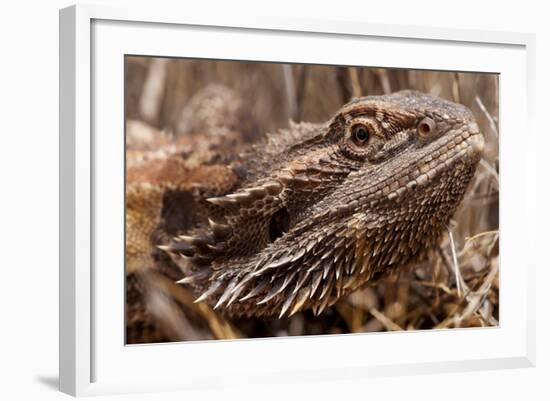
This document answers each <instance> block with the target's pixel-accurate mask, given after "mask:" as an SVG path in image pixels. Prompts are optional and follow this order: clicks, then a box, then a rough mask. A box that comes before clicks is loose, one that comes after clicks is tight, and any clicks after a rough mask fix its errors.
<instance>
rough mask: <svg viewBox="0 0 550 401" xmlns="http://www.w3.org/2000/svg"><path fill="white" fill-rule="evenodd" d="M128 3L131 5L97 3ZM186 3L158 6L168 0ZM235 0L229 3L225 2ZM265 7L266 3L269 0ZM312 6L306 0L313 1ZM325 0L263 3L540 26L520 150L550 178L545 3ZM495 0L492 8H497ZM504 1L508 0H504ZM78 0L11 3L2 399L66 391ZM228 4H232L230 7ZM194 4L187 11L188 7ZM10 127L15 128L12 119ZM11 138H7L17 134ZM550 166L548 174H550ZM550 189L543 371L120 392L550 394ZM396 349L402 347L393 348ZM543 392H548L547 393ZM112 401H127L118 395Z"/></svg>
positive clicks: (284, 10) (5, 20)
mask: <svg viewBox="0 0 550 401" xmlns="http://www.w3.org/2000/svg"><path fill="white" fill-rule="evenodd" d="M96 2H98V3H112V4H125V3H131V1H122V0H119V1H114V0H113V1H96ZM173 3H176V4H182V3H183V2H182V1H179V2H168V1H158V0H157V1H156V2H155V4H158V5H159V7H160V6H161V5H162V4H173ZM185 3H187V4H186V5H185V6H186V7H190V12H192V8H193V7H201V8H207V9H210V10H211V12H213V13H221V14H228V13H242V12H246V7H244V5H241V6H237V4H238V3H239V2H238V1H235V0H232V1H231V2H222V1H219V2H218V3H219V4H218V3H216V5H215V6H213V3H214V2H210V1H202V2H197V1H187V2H185ZM225 3H227V4H225ZM260 3H261V4H260ZM303 3H305V2H303ZM317 3H318V2H316V4H315V6H313V8H308V7H307V4H300V3H298V2H297V1H288V2H285V1H280V0H277V1H276V2H275V1H272V2H270V3H267V2H265V1H264V2H258V5H259V7H261V9H262V12H263V13H265V14H275V15H281V16H284V15H286V14H292V15H294V16H296V17H312V18H323V19H338V20H349V19H357V18H361V19H365V20H367V21H369V22H373V23H397V24H410V25H419V24H424V25H429V26H436V27H437V26H440V27H457V28H473V29H488V30H504V31H528V32H535V33H537V35H538V36H537V72H538V77H537V88H538V92H537V99H536V105H537V115H538V116H539V118H538V125H537V131H538V132H539V136H538V138H537V140H538V143H537V144H525V143H522V142H521V133H518V138H517V143H518V146H537V148H538V149H539V152H540V153H539V157H538V163H539V183H540V184H542V183H544V182H548V179H547V177H548V162H547V161H546V160H548V158H543V157H542V156H543V154H544V153H543V152H544V151H545V149H549V150H550V147H549V146H548V145H550V141H549V140H548V128H547V122H546V121H545V120H546V116H547V115H548V111H547V110H548V106H549V105H548V101H546V100H545V95H544V89H546V90H548V89H550V84H549V79H548V71H550V59H549V52H550V50H549V49H550V31H549V29H548V22H547V15H548V13H547V12H546V11H545V10H544V9H543V2H538V3H539V4H537V3H536V2H534V1H533V2H532V3H530V2H529V1H523V2H521V3H519V2H514V3H515V4H516V5H515V7H512V6H511V4H510V5H505V4H499V2H496V1H495V2H485V3H489V4H484V3H483V4H482V3H481V2H479V1H466V0H461V1H460V2H455V3H454V4H453V5H452V6H450V5H445V6H443V5H442V3H441V2H440V1H433V2H427V1H426V2H423V1H419V0H415V1H396V2H392V3H391V4H390V3H382V5H381V3H379V2H377V3H376V4H374V3H372V2H371V4H369V3H367V2H366V1H360V2H356V3H352V2H347V1H343V0H340V1H338V2H333V1H331V2H327V3H328V4H327V5H326V7H322V6H319V4H317ZM491 3H492V4H491ZM502 3H504V2H502ZM70 4H71V2H70V1H58V0H52V1H49V2H46V1H40V0H33V1H30V0H27V1H26V2H19V3H15V2H12V3H11V4H7V3H4V4H3V6H2V10H1V12H0V15H1V17H0V18H1V23H0V30H1V31H0V44H1V49H2V60H1V62H0V94H1V96H0V102H1V103H0V107H1V108H0V110H1V111H0V122H1V124H0V130H1V134H2V138H3V139H4V141H2V143H1V145H0V174H1V175H0V177H1V183H2V191H1V192H0V193H1V196H0V235H1V237H0V244H1V245H0V250H1V255H2V258H1V259H0V267H1V272H2V274H1V275H0V305H1V309H0V310H1V321H2V323H1V325H0V328H1V329H0V377H1V379H0V395H1V398H3V399H61V398H66V397H67V396H64V395H62V394H59V393H57V392H56V390H55V388H56V386H57V349H58V348H57V333H58V330H57V324H58V314H57V291H58V285H57V280H58V274H57V260H58V241H57V233H58V223H57V221H58V211H57V202H58V195H57V190H58V179H57V174H58V171H57V169H58V162H57V159H58V134H57V129H58V107H57V100H58V89H57V88H58V70H57V67H58V62H57V57H58V45H57V42H58V29H57V26H58V25H57V24H58V20H57V10H58V8H60V7H64V6H67V5H70ZM222 4H223V7H222ZM182 7H183V6H182ZM6 122H7V124H6ZM5 139H7V143H6V141H5ZM543 169H545V170H543ZM548 193H549V191H548V190H547V189H545V188H544V187H543V186H542V185H539V194H538V195H539V198H538V201H537V202H538V205H539V207H538V212H539V213H540V214H541V219H540V223H539V226H538V232H537V233H525V235H528V236H530V237H531V238H532V240H533V241H538V242H539V246H538V248H539V249H541V262H540V264H539V266H538V271H537V304H538V308H537V338H538V342H537V354H538V355H537V368H534V369H523V370H509V371H493V372H481V373H479V372H478V373H461V374H441V375H430V376H416V377H396V378H381V379H371V380H366V381H363V382H360V383H357V382H351V381H340V382H327V383H324V384H319V383H315V384H308V385H292V386H288V387H285V388H282V387H280V388H268V389H266V388H260V387H255V386H254V385H253V384H251V386H250V388H247V389H244V390H228V391H227V392H225V393H224V394H222V393H221V391H220V390H216V391H211V392H207V393H206V394H204V395H203V394H200V395H199V394H192V395H187V394H186V395H182V394H178V393H165V394H156V395H153V394H150V395H139V396H138V395H131V396H123V397H117V398H116V399H119V398H128V399H132V400H153V399H155V400H156V399H180V400H181V399H183V398H185V399H195V398H196V399H199V397H200V399H201V400H203V399H216V400H219V399H220V398H221V397H225V398H226V399H233V398H234V399H239V400H244V399H255V398H259V397H261V398H262V399H283V397H285V399H286V398H288V397H290V399H299V398H306V397H307V399H340V400H343V399H367V398H381V397H388V398H390V399H394V398H398V397H399V398H408V399H411V398H412V399H415V398H422V399H426V400H427V399H441V398H442V397H445V398H446V399H449V400H452V399H460V400H464V399H465V398H470V397H474V398H475V399H480V398H481V397H487V398H489V397H490V398H492V399H495V398H497V397H505V399H507V398H508V397H513V398H512V399H514V398H518V397H521V398H524V397H526V396H528V395H531V396H529V397H528V398H529V399H548V396H549V393H550V390H549V389H548V385H547V381H548V377H550V351H549V344H548V341H547V340H546V339H548V338H549V337H550V324H549V320H550V319H548V311H547V307H548V305H549V304H550V303H549V295H548V294H549V293H550V291H547V290H546V286H547V285H548V283H550V273H549V269H548V264H549V263H548V261H546V260H545V259H542V257H543V256H545V255H543V252H542V251H543V250H544V249H545V248H546V247H547V246H548V245H547V242H548V239H549V238H550V235H549V234H548V229H545V228H544V227H550V225H549V219H548V209H546V210H545V208H544V207H543V205H545V204H548V200H549V199H548ZM388 352H391V350H389V351H388ZM535 394H538V396H535ZM108 399H115V397H109V398H108Z"/></svg>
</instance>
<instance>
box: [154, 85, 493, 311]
mask: <svg viewBox="0 0 550 401" xmlns="http://www.w3.org/2000/svg"><path fill="white" fill-rule="evenodd" d="M483 146H484V141H483V136H482V134H481V133H480V132H479V129H478V126H477V124H476V122H475V121H474V119H473V116H472V114H471V112H470V111H469V110H468V109H467V108H465V107H464V106H462V105H459V104H456V103H452V102H449V101H446V100H443V99H440V98H438V97H434V96H428V95H425V94H422V93H419V92H413V91H402V92H398V93H394V94H391V95H385V96H377V97H364V98H359V99H355V100H353V101H351V102H350V103H348V104H346V105H345V106H343V107H342V108H341V109H340V110H339V111H338V112H337V113H336V115H335V116H334V117H333V118H332V119H331V120H330V121H328V122H327V123H326V124H320V125H314V124H304V123H302V124H293V125H291V127H290V129H288V130H283V131H280V132H279V133H277V134H274V135H269V136H268V137H267V138H266V140H265V141H264V142H263V143H261V144H257V145H254V146H253V147H252V148H251V149H249V150H248V151H246V152H245V153H244V155H242V156H241V157H240V158H238V159H237V160H235V161H234V162H233V163H231V165H230V166H229V167H228V170H227V174H228V176H231V177H232V179H233V181H232V185H231V186H230V187H231V190H228V186H226V188H224V189H221V187H218V188H217V189H215V190H213V189H212V188H211V187H209V186H208V185H202V186H201V185H195V186H193V191H194V192H193V196H192V202H191V206H186V208H187V209H186V210H190V211H191V210H192V211H196V212H194V213H193V224H188V225H187V226H183V225H182V226H180V227H179V229H177V230H175V231H174V232H172V234H174V237H173V239H172V240H170V241H166V242H165V243H164V244H162V243H160V242H159V243H157V244H158V245H159V248H160V249H162V251H164V252H166V253H168V254H169V255H170V256H171V258H172V260H173V261H174V262H175V263H176V264H177V266H179V268H180V269H181V272H182V273H183V278H182V279H181V280H180V283H181V284H183V285H187V286H190V287H191V288H192V289H193V291H194V292H195V293H196V294H197V296H198V299H197V301H207V302H208V303H209V304H210V305H212V306H213V307H214V308H216V309H219V310H221V311H222V312H224V313H226V314H228V315H237V316H280V317H282V316H289V315H292V314H294V313H296V312H298V311H301V310H305V309H312V310H313V311H314V312H315V313H316V314H320V313H322V312H323V310H325V308H327V307H328V306H330V305H332V304H334V303H335V302H337V301H338V300H339V299H340V298H341V297H343V296H345V295H347V294H349V293H350V292H352V291H354V290H356V289H358V288H360V287H362V286H364V285H368V284H370V283H374V282H375V281H376V280H377V279H379V278H380V277H382V276H384V275H386V274H388V273H390V272H392V271H395V270H397V269H400V268H405V267H406V266H408V265H410V264H411V263H413V262H415V261H418V260H419V259H421V258H423V257H424V256H425V255H426V253H427V251H429V250H430V249H432V248H433V247H435V246H436V245H437V243H438V239H439V237H440V235H441V233H442V231H443V230H444V229H445V228H446V226H447V224H448V222H449V220H450V218H451V217H452V215H453V214H454V212H455V210H456V208H457V206H458V205H459V203H460V202H461V200H462V198H463V196H464V193H465V191H466V188H467V186H468V183H469V182H470V179H471V178H472V176H473V174H474V172H475V169H476V166H477V164H478V161H479V159H480V155H481V152H482V150H483ZM162 260H164V262H163V263H168V262H166V259H162Z"/></svg>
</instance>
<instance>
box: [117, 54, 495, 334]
mask: <svg viewBox="0 0 550 401" xmlns="http://www.w3.org/2000/svg"><path fill="white" fill-rule="evenodd" d="M124 109H125V116H124V119H125V129H124V130H125V132H124V138H125V267H124V269H125V271H124V272H121V274H124V275H125V286H126V288H125V294H126V295H125V297H126V299H125V305H124V308H125V322H124V324H125V333H126V338H125V344H127V345H131V344H150V343H168V342H181V341H205V340H236V339H248V338H267V337H285V336H310V335H340V334H350V335H351V334H354V335H360V333H375V332H390V331H415V330H444V329H454V328H468V329H476V328H477V329H480V328H492V327H498V326H499V74H498V73H487V72H483V73H481V72H480V73H476V72H462V71H437V70H415V69H399V68H379V67H376V66H349V65H319V64H298V63H276V62H264V61H248V60H214V59H196V58H174V57H152V56H147V55H125V56H124Z"/></svg>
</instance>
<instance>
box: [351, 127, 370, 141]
mask: <svg viewBox="0 0 550 401" xmlns="http://www.w3.org/2000/svg"><path fill="white" fill-rule="evenodd" d="M370 136H371V134H370V131H369V129H368V127H367V126H366V125H364V124H355V125H354V126H353V127H352V128H351V139H352V141H353V143H354V144H355V145H357V146H365V145H366V144H367V143H368V142H369V139H370Z"/></svg>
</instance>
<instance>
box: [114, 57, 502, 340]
mask: <svg viewBox="0 0 550 401" xmlns="http://www.w3.org/2000/svg"><path fill="white" fill-rule="evenodd" d="M125 68H126V80H125V83H126V87H125V106H126V120H127V125H126V136H127V151H128V153H127V154H131V153H130V152H132V151H134V150H135V149H136V143H141V146H142V147H141V149H145V148H147V151H149V152H150V151H155V146H157V144H158V143H159V142H158V138H164V139H163V141H161V142H162V146H165V145H166V142H167V141H168V142H170V141H172V142H173V143H180V142H181V140H182V138H183V139H184V140H185V137H186V135H190V132H194V133H196V131H201V130H202V131H204V132H203V133H204V134H205V135H207V134H208V132H207V131H209V130H211V129H215V128H216V127H215V126H208V124H206V125H204V124H202V125H199V126H197V125H196V115H197V110H198V109H197V102H199V101H200V99H204V98H205V97H206V98H210V101H211V102H212V101H214V103H215V101H216V97H217V100H218V101H219V103H223V105H221V106H219V107H218V109H215V110H218V111H219V112H218V117H220V118H221V119H223V120H224V121H228V120H231V119H232V118H233V120H231V121H235V122H234V124H233V126H232V127H231V129H232V130H236V131H239V130H241V131H242V132H244V131H247V132H248V134H247V135H248V137H247V139H246V141H245V142H254V141H255V140H257V139H258V138H260V137H261V136H262V135H263V134H264V133H265V132H274V131H277V130H278V129H280V128H285V127H288V125H289V121H290V120H293V121H296V122H299V121H307V122H324V121H327V120H328V119H330V118H331V117H332V115H333V114H334V113H335V112H336V111H337V110H338V109H339V108H340V107H341V106H342V105H343V104H345V103H347V102H348V101H349V100H350V99H351V98H353V97H359V96H369V95H380V94H385V93H390V92H394V91H398V90H402V89H416V90H420V91H422V92H426V93H430V94H433V95H437V96H440V97H443V98H446V99H449V100H452V101H455V102H457V103H461V104H464V105H465V106H467V107H469V108H470V109H471V110H472V111H473V113H474V115H475V117H476V120H477V122H478V124H479V126H480V127H481V129H482V132H483V133H484V135H485V140H486V147H485V151H484V155H483V160H482V161H481V163H480V166H479V167H478V171H477V174H476V176H475V178H474V180H473V182H472V184H471V186H470V189H469V191H468V193H467V194H466V197H465V200H464V202H463V203H462V205H461V207H460V209H459V210H458V211H457V213H456V215H455V217H454V219H453V221H452V222H451V225H450V228H449V232H448V233H444V234H443V235H442V239H441V244H440V247H439V249H438V250H436V251H434V252H433V254H432V255H431V256H430V259H429V260H428V261H426V262H423V263H420V264H419V265H418V266H417V267H416V268H415V269H412V270H411V271H407V272H403V273H402V274H400V275H399V276H396V277H388V278H387V279H384V280H383V281H382V282H381V283H380V284H378V285H377V286H375V287H369V288H365V289H363V290H360V291H357V292H355V293H353V294H351V295H350V296H348V297H347V298H346V299H344V300H342V301H340V302H338V303H337V304H336V305H334V306H333V307H332V308H329V309H328V310H327V311H326V312H325V313H323V315H321V316H320V317H314V316H313V315H312V314H311V313H310V312H303V313H298V314H297V315H294V316H293V317H291V318H287V319H267V320H265V319H264V320H262V319H239V320H228V319H226V318H224V317H223V316H222V315H219V314H218V313H217V312H216V311H212V310H211V309H210V308H209V307H208V306H207V305H200V306H196V305H194V304H192V300H193V297H192V296H189V294H188V293H187V292H186V290H185V289H184V288H183V287H181V286H171V285H168V287H166V286H162V288H163V290H162V291H163V294H162V296H163V297H164V298H165V299H168V301H169V305H171V307H170V311H169V312H168V311H167V312H166V316H170V318H166V316H160V315H162V313H159V312H158V311H157V313H156V314H155V316H154V317H153V318H151V319H152V320H151V322H150V323H151V324H152V325H155V324H157V325H164V326H170V327H168V328H167V329H166V330H164V332H165V335H164V337H162V339H160V340H159V339H158V338H157V339H156V338H149V337H147V336H145V335H144V336H143V337H142V338H132V339H129V340H128V341H129V342H151V341H161V340H162V341H175V340H190V339H214V338H238V337H263V336H285V335H306V334H324V333H331V334H337V333H354V332H372V331H383V330H405V329H432V328H451V327H480V326H496V325H498V319H499V302H498V287H499V285H498V283H499V282H498V227H499V222H498V205H499V202H498V199H499V192H498V109H499V77H498V75H496V74H486V73H464V72H452V71H420V70H405V69H384V68H367V67H346V66H320V65H300V64H278V63H262V62H244V61H215V60H197V59H172V58H153V57H137V56H127V57H126V63H125ZM205 93H206V95H205ZM197 99H198V100H197ZM235 116H236V117H235ZM243 135H244V134H243ZM166 138H169V139H166ZM178 141H180V142H178ZM143 143H146V144H148V145H147V146H146V147H145V148H144V147H143ZM192 151H193V149H192V148H191V150H190V152H192ZM132 154H133V153H132ZM141 159H142V157H141ZM141 159H140V160H141ZM127 160H128V157H127ZM132 160H134V159H132ZM128 165H129V168H130V169H132V168H133V165H132V163H129V164H128ZM128 177H130V178H129V180H130V181H131V179H132V175H131V174H129V175H128ZM130 181H129V182H128V183H127V188H128V186H129V185H132V182H130ZM127 273H128V274H129V276H128V277H129V280H130V279H131V277H130V273H129V272H128V271H127ZM174 292H175V293H174ZM174 305H175V306H176V307H174ZM146 308H147V306H145V309H146ZM178 319H179V320H183V321H185V324H184V325H182V324H181V321H179V322H176V320H178Z"/></svg>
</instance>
